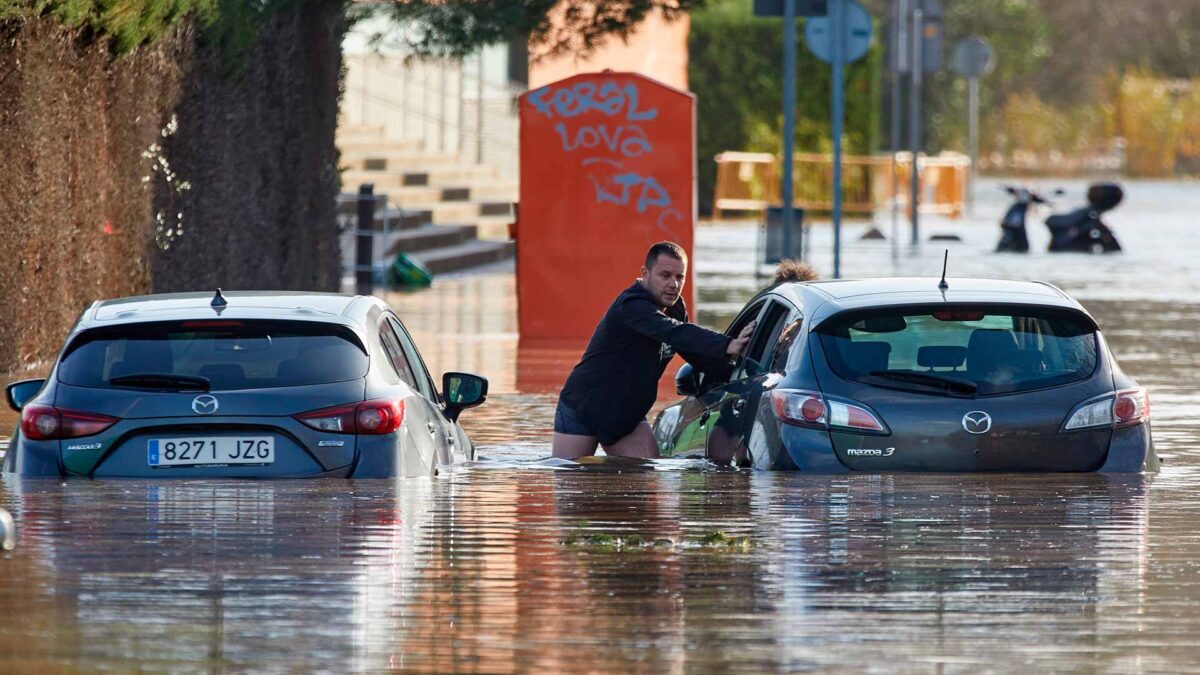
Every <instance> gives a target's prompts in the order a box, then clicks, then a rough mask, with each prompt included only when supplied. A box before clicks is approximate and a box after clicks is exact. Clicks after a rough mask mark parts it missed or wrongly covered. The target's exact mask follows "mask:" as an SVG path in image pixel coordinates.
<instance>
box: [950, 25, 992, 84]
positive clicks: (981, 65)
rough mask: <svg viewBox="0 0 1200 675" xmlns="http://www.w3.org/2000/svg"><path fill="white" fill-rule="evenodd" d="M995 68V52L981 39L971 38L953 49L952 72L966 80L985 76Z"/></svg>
mask: <svg viewBox="0 0 1200 675" xmlns="http://www.w3.org/2000/svg"><path fill="white" fill-rule="evenodd" d="M995 67H996V52H995V50H993V49H992V46H991V45H989V44H988V43H987V40H984V39H983V38H981V37H976V36H974V35H972V36H971V37H969V38H967V39H966V40H963V41H962V42H960V43H958V46H956V47H955V48H954V70H955V72H957V73H958V74H959V75H962V76H963V77H966V78H975V77H979V76H981V75H987V74H988V73H990V72H992V69H993V68H995Z"/></svg>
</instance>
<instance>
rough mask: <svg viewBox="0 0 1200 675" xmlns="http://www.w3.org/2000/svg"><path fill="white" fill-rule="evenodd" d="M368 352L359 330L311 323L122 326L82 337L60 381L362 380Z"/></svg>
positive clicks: (242, 383)
mask: <svg viewBox="0 0 1200 675" xmlns="http://www.w3.org/2000/svg"><path fill="white" fill-rule="evenodd" d="M368 364H369V361H368V358H367V354H366V352H365V351H364V350H363V348H362V346H361V343H360V342H359V340H358V338H357V336H355V335H354V333H353V331H351V330H350V329H348V328H346V327H344V326H338V325H335V324H321V323H315V322H307V321H254V320H250V321H223V320H203V321H183V322H169V323H138V324H124V325H120V326H112V327H107V328H98V329H94V330H90V331H87V332H86V333H82V334H80V335H79V336H78V337H77V338H76V339H75V340H74V341H73V342H72V343H71V344H70V346H68V348H67V351H66V352H65V353H64V355H63V358H62V362H61V364H60V365H59V368H58V379H59V381H60V382H63V383H65V384H72V385H77V386H81V387H113V386H117V385H114V384H113V383H112V382H111V380H112V379H113V378H121V377H123V376H124V377H128V376H131V375H167V376H184V377H203V378H205V379H207V380H208V381H209V383H210V385H209V386H210V389H212V390H214V391H217V390H229V389H258V388H271V387H295V386H301V385H310V384H324V383H329V382H341V381H344V380H353V379H357V378H360V377H363V376H364V375H366V373H367V366H368Z"/></svg>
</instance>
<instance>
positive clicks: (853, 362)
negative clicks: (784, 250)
mask: <svg viewBox="0 0 1200 675" xmlns="http://www.w3.org/2000/svg"><path fill="white" fill-rule="evenodd" d="M751 321H757V325H756V328H755V331H754V335H753V337H752V338H751V339H750V342H749V344H748V345H747V347H746V350H745V352H744V353H743V354H741V356H740V357H739V359H738V361H737V362H736V363H735V364H732V365H731V366H728V365H727V366H725V367H724V370H723V371H721V372H718V371H715V370H713V371H710V372H702V371H696V370H693V368H692V366H690V365H685V366H683V368H681V369H680V371H679V373H678V375H677V376H676V380H675V382H676V387H677V389H678V391H679V393H680V394H683V395H684V396H685V397H686V398H684V400H682V401H680V402H679V403H677V404H676V405H673V406H671V407H668V408H667V409H665V410H664V411H663V412H662V413H661V414H660V415H659V416H658V418H657V420H656V422H655V435H656V436H657V439H658V442H659V449H660V452H661V454H663V455H664V456H669V457H706V458H708V459H710V460H712V461H714V462H718V463H725V464H728V463H733V464H736V465H744V466H752V467H755V468H761V469H776V470H792V471H809V472H814V473H841V472H847V471H1097V472H1103V473H1131V472H1140V471H1155V470H1157V469H1158V465H1159V460H1158V455H1157V454H1156V453H1155V451H1154V443H1153V439H1152V437H1151V435H1150V398H1149V395H1148V394H1147V392H1146V390H1145V389H1144V388H1142V387H1141V386H1139V385H1138V383H1137V382H1135V381H1134V380H1133V379H1132V378H1130V377H1129V376H1128V375H1127V374H1125V372H1124V371H1123V370H1121V367H1120V365H1118V363H1117V359H1116V357H1115V356H1114V355H1113V353H1112V351H1111V350H1109V348H1108V344H1107V343H1106V342H1105V340H1104V337H1103V335H1102V334H1101V332H1100V327H1099V326H1098V325H1097V324H1096V320H1095V319H1093V318H1092V316H1091V315H1090V314H1088V312H1087V311H1086V310H1085V309H1084V308H1083V306H1082V305H1080V304H1079V303H1078V302H1076V301H1075V300H1074V299H1072V298H1071V297H1070V296H1068V295H1067V294H1066V293H1064V292H1063V291H1061V290H1059V289H1058V288H1055V287H1054V286H1051V285H1049V284H1044V283H1036V282H1029V281H1009V280H1001V279H956V280H950V281H949V283H946V282H945V281H944V280H943V282H941V283H939V281H938V280H937V279H904V278H888V279H857V280H853V279H851V280H840V281H819V282H808V283H800V282H793V283H784V284H779V285H777V286H773V287H771V288H769V289H767V290H765V291H763V292H761V293H759V294H758V295H757V296H755V297H754V298H752V299H751V300H750V302H749V303H747V305H746V307H745V308H744V309H743V310H742V312H741V314H740V315H739V316H738V317H737V318H736V319H734V321H733V323H732V324H731V325H730V327H729V329H728V330H727V331H726V333H727V334H729V335H737V334H738V333H739V332H740V331H741V330H742V328H743V327H744V326H746V325H747V324H749V323H750V322H751Z"/></svg>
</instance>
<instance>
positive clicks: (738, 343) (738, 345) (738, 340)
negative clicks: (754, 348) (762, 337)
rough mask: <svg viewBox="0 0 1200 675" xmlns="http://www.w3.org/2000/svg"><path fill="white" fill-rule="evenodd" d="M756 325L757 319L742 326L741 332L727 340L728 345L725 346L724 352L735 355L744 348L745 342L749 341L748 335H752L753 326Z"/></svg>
mask: <svg viewBox="0 0 1200 675" xmlns="http://www.w3.org/2000/svg"><path fill="white" fill-rule="evenodd" d="M757 325H758V322H757V321H751V322H750V323H748V324H746V326H745V327H744V328H742V332H740V333H738V335H737V337H735V338H733V339H732V340H730V341H729V346H728V347H726V348H725V353H726V354H728V355H730V356H737V355H738V354H741V353H742V350H743V349H745V348H746V343H747V342H749V341H750V336H751V335H754V327H755V326H757Z"/></svg>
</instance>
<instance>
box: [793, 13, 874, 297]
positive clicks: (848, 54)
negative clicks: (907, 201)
mask: <svg viewBox="0 0 1200 675" xmlns="http://www.w3.org/2000/svg"><path fill="white" fill-rule="evenodd" d="M828 2H829V14H828V15H827V16H825V17H818V18H813V19H809V20H808V22H807V23H806V24H805V27H804V37H805V39H806V40H807V41H808V48H809V50H810V51H812V53H813V55H814V56H816V57H817V58H818V59H820V60H822V61H824V62H825V63H828V64H830V65H831V66H833V95H832V101H831V102H830V108H831V109H832V111H831V115H832V119H831V124H830V126H831V127H832V135H833V214H832V216H833V278H834V279H839V278H841V274H842V269H841V268H842V125H843V121H844V118H845V91H844V89H845V82H844V80H845V77H844V74H843V70H844V67H845V65H846V64H847V63H853V62H854V61H857V60H858V59H861V58H862V57H863V55H865V54H866V53H867V50H868V49H870V47H871V15H870V14H868V13H867V10H866V9H863V6H862V5H860V4H858V3H857V2H855V1H854V0H828Z"/></svg>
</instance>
